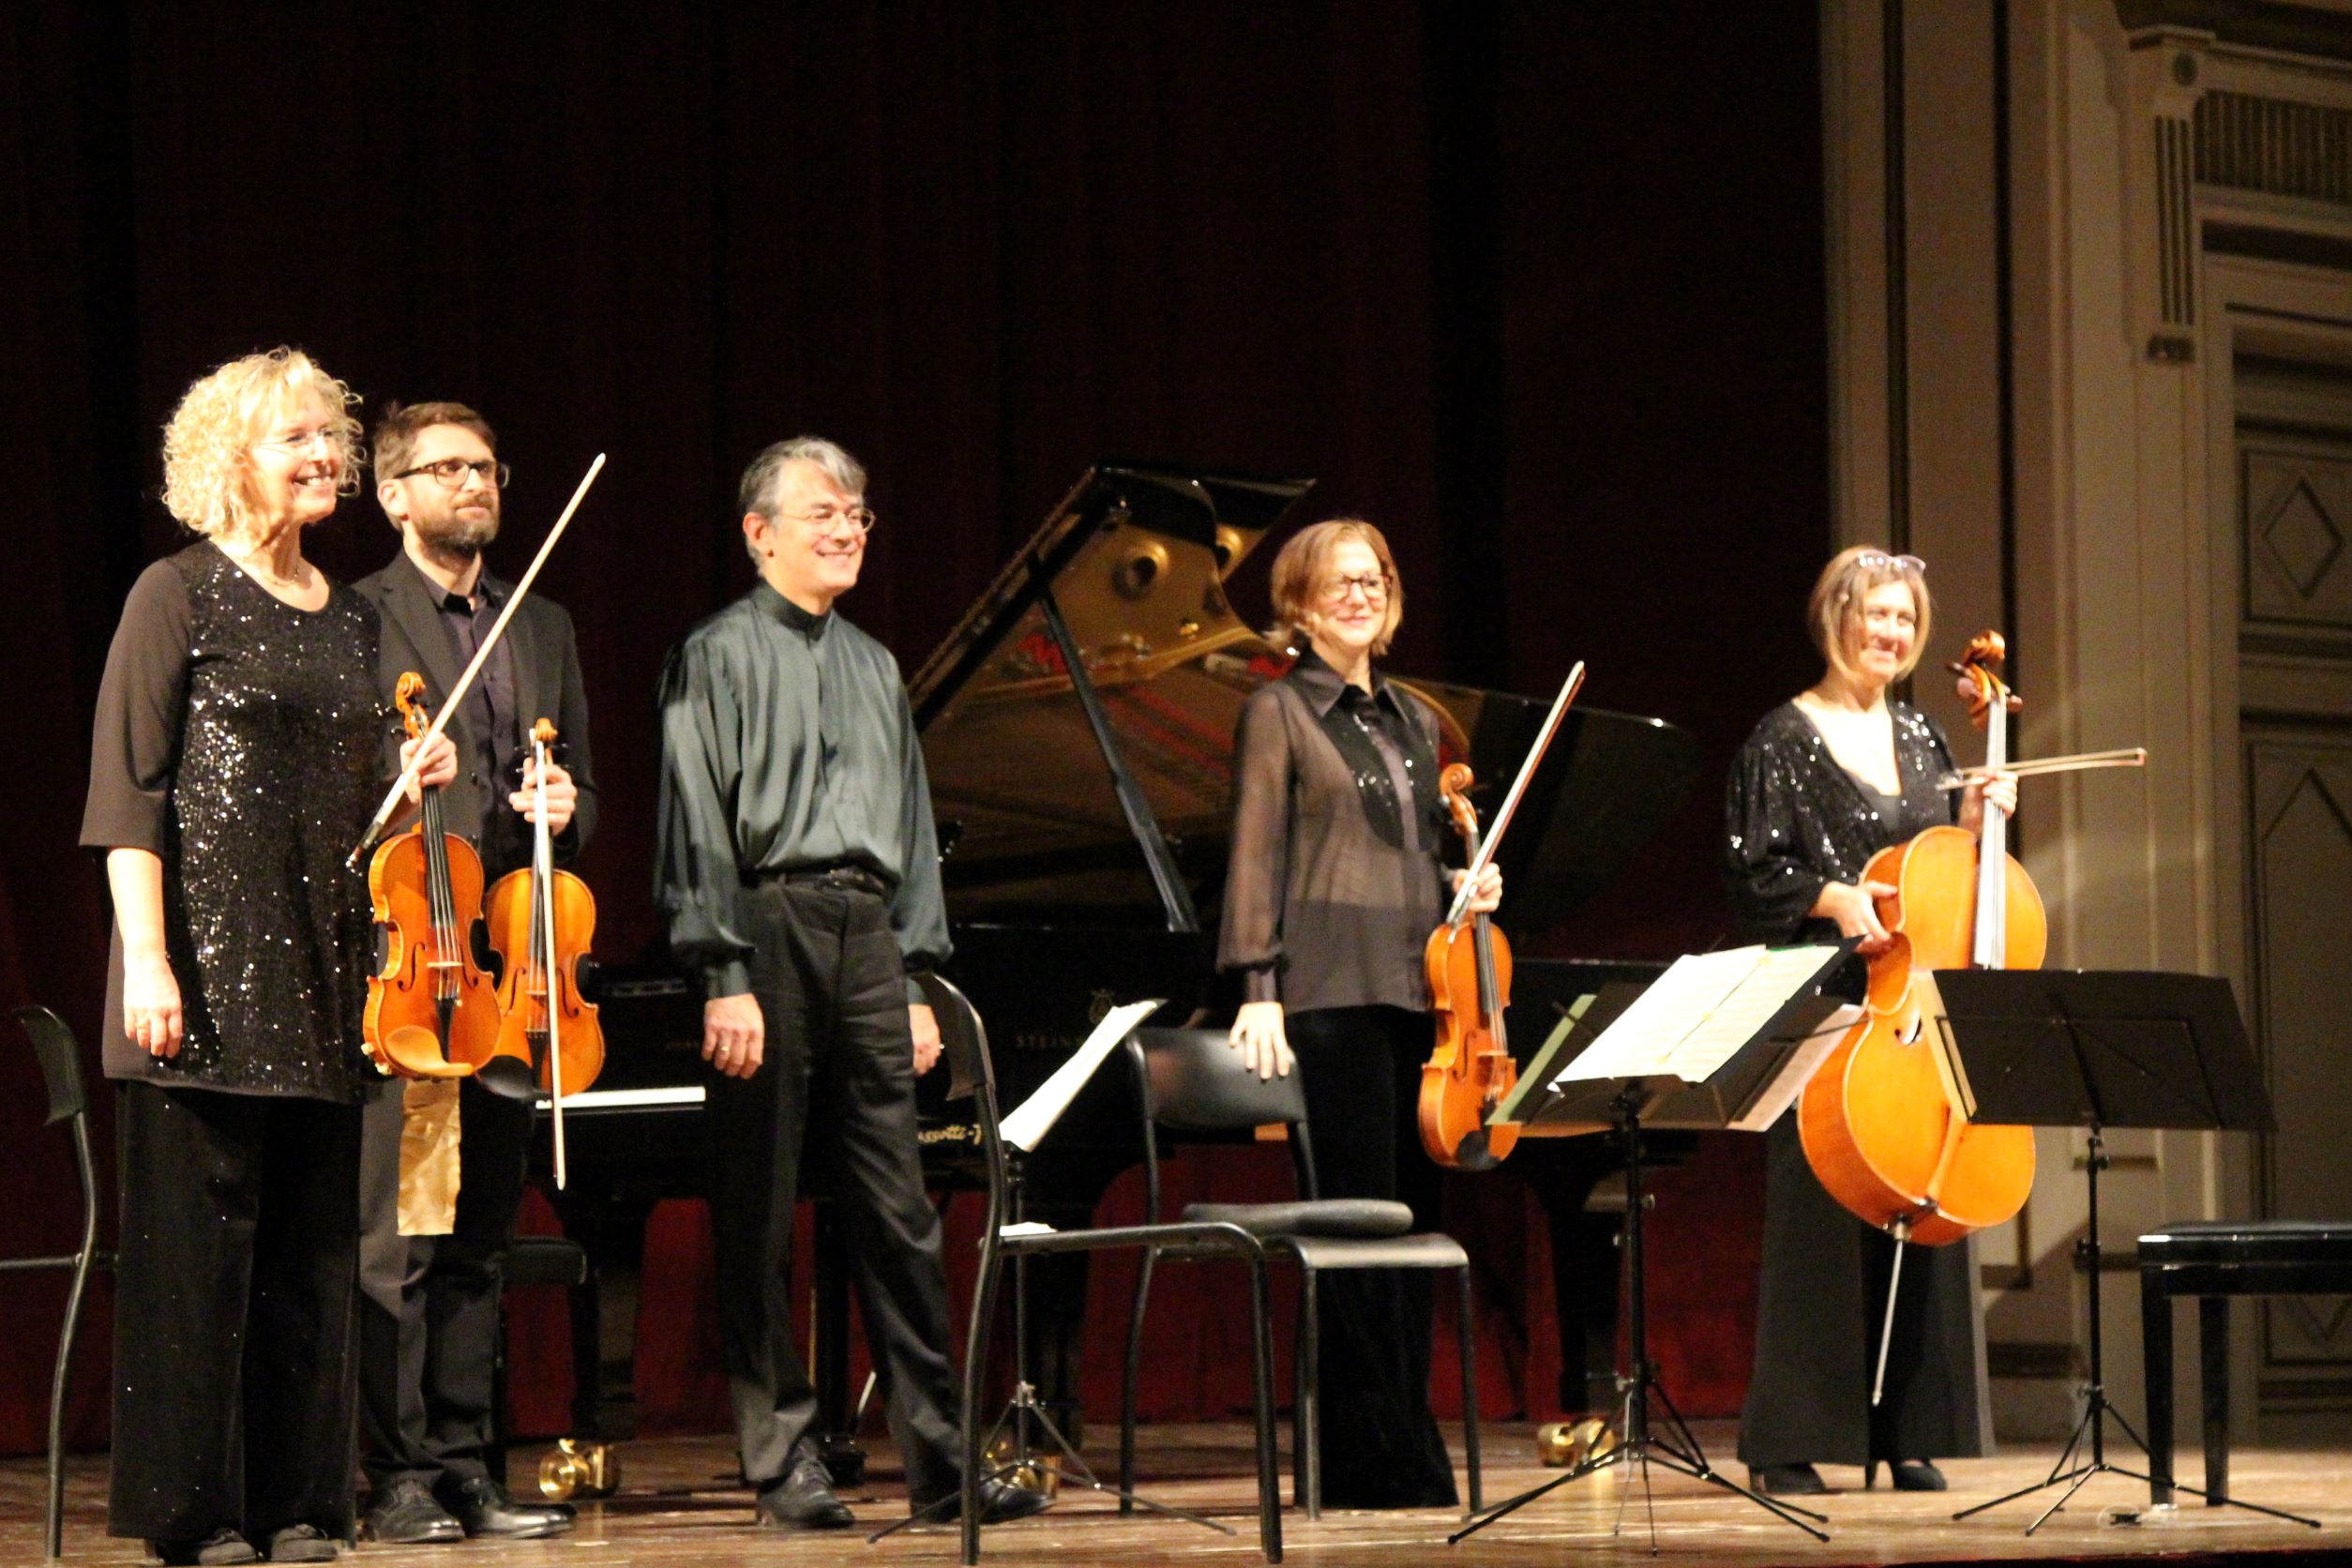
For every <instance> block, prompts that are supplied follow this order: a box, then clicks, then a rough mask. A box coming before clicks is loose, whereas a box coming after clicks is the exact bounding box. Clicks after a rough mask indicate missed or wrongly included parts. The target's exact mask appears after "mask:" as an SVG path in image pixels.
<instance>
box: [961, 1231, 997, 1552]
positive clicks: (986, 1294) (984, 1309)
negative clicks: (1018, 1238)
mask: <svg viewBox="0 0 2352 1568" xmlns="http://www.w3.org/2000/svg"><path fill="white" fill-rule="evenodd" d="M1003 1268H1004V1259H1003V1255H1002V1254H1001V1253H999V1252H998V1251H997V1249H996V1246H995V1244H994V1242H993V1240H992V1239H991V1240H989V1241H988V1242H987V1243H985V1244H983V1246H982V1248H981V1253H980V1277H979V1278H978V1279H977V1280H975V1281H974V1282H973V1284H972V1324H971V1326H970V1327H969V1328H968V1329H967V1330H966V1331H965V1334H964V1409H963V1430H962V1438H963V1444H962V1447H963V1480H962V1482H961V1485H962V1489H963V1497H962V1500H961V1505H960V1506H961V1510H962V1517H961V1519H960V1521H959V1523H958V1529H959V1530H961V1532H962V1536H963V1560H964V1562H965V1564H966V1568H970V1565H971V1564H973V1563H976V1562H978V1561H979V1560H980V1401H981V1399H982V1397H983V1394H982V1391H983V1390H984V1389H985V1388H986V1387H987V1383H988V1341H989V1338H990V1334H989V1330H990V1329H991V1328H992V1327H993V1326H994V1325H995V1322H996V1290H997V1279H998V1276H999V1275H1000V1274H1002V1273H1003Z"/></svg>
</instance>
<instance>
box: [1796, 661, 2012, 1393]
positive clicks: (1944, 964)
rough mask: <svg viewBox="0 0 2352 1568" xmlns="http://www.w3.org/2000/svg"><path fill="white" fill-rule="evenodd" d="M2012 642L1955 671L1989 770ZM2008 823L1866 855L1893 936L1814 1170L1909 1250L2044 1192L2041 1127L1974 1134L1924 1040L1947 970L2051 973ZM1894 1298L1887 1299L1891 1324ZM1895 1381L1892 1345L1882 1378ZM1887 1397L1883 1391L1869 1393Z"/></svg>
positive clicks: (1837, 1064) (1812, 1105)
mask: <svg viewBox="0 0 2352 1568" xmlns="http://www.w3.org/2000/svg"><path fill="white" fill-rule="evenodd" d="M2004 653H2005V650H2004V647H2003V645H2002V641H2001V638H2000V634H1999V633H1998V632H1990V631H1988V632H1984V633H1983V634H1982V635H1980V636H1979V637H1977V638H1976V639H1975V640H1974V641H1971V642H1970V643H1969V644H1968V656H1967V657H1966V658H1965V659H1964V660H1963V661H1962V662H1961V663H1959V664H1956V665H1953V666H1952V670H1953V671H1956V672H1957V673H1958V674H1959V675H1960V676H1961V677H1962V679H1963V680H1964V682H1965V683H1966V686H1967V692H1968V706H1969V709H1970V716H1971V717H1972V718H1973V719H1974V720H1975V721H1976V722H1977V723H1980V724H1982V725H1983V727H1984V752H1985V761H1984V766H1985V768H1986V769H1987V770H1995V771H1998V770H1999V769H2002V768H2004V767H2005V766H2006V765H2007V764H2008V761H2009V726H2008V719H2009V715H2010V714H2011V713H2013V712H2014V711H2015V710H2016V709H2018V708H2019V707H2021V706H2023V704H2022V703H2021V702H2020V701H2018V699H2017V698H2016V697H2015V696H2014V695H2013V694H2012V693H2011V692H2010V690H2009V688H2008V686H2005V685H2004V684H2002V681H2001V678H2000V673H1999V671H2000V665H2001V662H2002V659H2003V656H2004ZM2008 827H2009V819H2008V814H2007V813H2006V812H2004V811H2002V810H2001V809H2000V807H1998V806H1995V805H1994V804H1993V803H1992V802H1991V801H1989V800H1988V801H1986V802H1985V804H1984V823H1983V834H1982V836H1981V837H1980V836H1979V835H1976V834H1971V833H1969V832H1968V831H1967V830H1966V829H1964V828H1959V827H1931V828H1929V829H1927V830H1926V831H1925V832H1924V833H1922V834H1920V835H1918V836H1917V837H1914V838H1912V839H1910V840H1909V841H1908V842H1907V843H1903V844H1896V845H1892V846H1891V847H1889V848H1887V849H1884V850H1881V851H1879V852H1877V854H1875V855H1873V856H1872V857H1871V859H1870V864H1869V866H1868V867H1867V868H1866V869H1865V870H1864V871H1863V873H1862V880H1863V881H1864V882H1881V883H1886V884H1890V885H1892V887H1893V888H1894V889H1895V892H1894V894H1893V895H1892V897H1881V898H1880V899H1878V901H1877V912H1878V919H1879V923H1880V924H1881V925H1882V926H1884V927H1886V930H1887V934H1888V937H1889V939H1890V940H1889V941H1888V943H1887V945H1886V947H1885V949H1884V950H1882V951H1881V952H1879V953H1878V954H1877V955H1876V956H1874V957H1872V958H1871V959H1870V961H1869V962H1870V980H1869V987H1868V994H1867V999H1866V1001H1865V1003H1864V1005H1863V1011H1862V1018H1861V1019H1860V1020H1859V1021H1858V1022H1856V1023H1855V1024H1854V1025H1853V1027H1852V1028H1850V1029H1848V1030H1847V1033H1845V1035H1844V1036H1843V1037H1842V1038H1841V1039H1840V1040H1839V1041H1838V1043H1837V1045H1836V1046H1835V1047H1834V1048H1832V1050H1831V1052H1830V1055H1829V1058H1828V1059H1827V1060H1826V1061H1825V1062H1823V1063H1822V1064H1821V1067H1820V1070H1819V1071H1817V1073H1815V1074H1814V1076H1813V1078H1812V1079H1811V1081H1809V1082H1808V1083H1807V1084H1806V1085H1805V1089H1804V1093H1803V1094H1802V1097H1801V1098H1800V1099H1799V1101H1798V1123H1797V1127H1798V1132H1799V1134H1800V1135H1801V1137H1802V1140H1803V1143H1804V1152H1805V1161H1806V1163H1807V1164H1808V1165H1810V1166H1811V1167H1812V1168H1813V1171H1814V1174H1815V1175H1816V1176H1817V1177H1818V1178H1820V1182H1821V1185H1822V1187H1823V1188H1824V1189H1826V1190H1827V1191H1828V1193H1829V1194H1830V1196H1831V1197H1832V1198H1834V1199H1837V1201H1838V1203H1839V1204H1840V1205H1841V1206H1843V1207H1844V1208H1845V1209H1846V1210H1847V1211H1848V1212H1849V1213H1851V1214H1855V1215H1857V1216H1858V1217H1860V1218H1861V1219H1862V1220H1863V1221H1864V1222H1865V1223H1867V1224H1869V1225H1872V1226H1875V1227H1877V1229H1882V1230H1885V1231H1887V1232H1888V1233H1889V1234H1891V1235H1892V1236H1893V1237H1894V1239H1895V1241H1896V1243H1897V1246H1896V1248H1895V1265H1894V1266H1895V1271H1896V1274H1895V1279H1896V1283H1897V1284H1899V1283H1900V1280H1901V1270H1902V1266H1903V1250H1902V1247H1901V1245H1900V1244H1902V1243H1904V1242H1916V1243H1918V1244H1921V1245H1922V1246H1946V1245H1949V1244H1952V1243H1953V1242H1957V1241H1960V1240H1962V1239H1963V1238H1965V1237H1967V1236H1968V1235H1969V1234H1970V1233H1972V1232H1974V1231H1976V1230H1979V1229H1983V1228H1984V1227H1986V1226H1992V1225H1998V1224H2000V1223H2001V1222H2002V1221H2004V1220H2007V1219H2009V1218H2010V1217H2011V1216H2012V1215H2013V1214H2016V1213H2017V1211H2018V1210H2019V1209H2022V1208H2023V1207H2025V1203H2026V1199H2027V1198H2028V1196H2029V1195H2030V1194H2031V1192H2032V1190H2033V1171H2034V1149H2033V1129H2032V1128H2030V1127H2011V1126H1987V1125H1983V1124H1980V1123H1972V1122H1970V1121H1969V1120H1968V1115H1967V1112H1966V1111H1965V1110H1964V1109H1963V1108H1962V1107H1961V1105H1960V1103H1959V1097H1958V1089H1957V1086H1956V1085H1955V1084H1953V1083H1952V1079H1951V1078H1950V1076H1949V1070H1948V1067H1947V1065H1946V1064H1945V1063H1944V1061H1943V1058H1942V1055H1941V1052H1940V1050H1939V1048H1938V1047H1937V1044H1936V1042H1934V1041H1933V1040H1931V1039H1929V1038H1928V1037H1927V1035H1928V1031H1927V1029H1926V1027H1925V1019H1924V1018H1923V1016H1922V1008H1921V1005H1920V999H1919V988H1917V987H1916V986H1915V985H1914V984H1913V981H1914V978H1915V976H1917V975H1919V974H1920V973H1921V972H1923V971H1931V970H1937V969H1967V968H1977V969H2039V968H2041V967H2042V957H2043V951H2044V949H2045V948H2046V946H2047V945H2048V937H2049V927H2048V924H2047V921H2046V919H2045V917H2044V915H2043V908H2042V895H2041V893H2040V892H2039V891H2038V890H2037V889H2036V888H2035V887H2034V885H2033V879H2032V878H2031V877H2029V876H2028V875H2027V874H2026V868H2025V867H2023V866H2022V865H2020V864H2018V862H2017V861H2016V859H2015V858H2014V857H2013V856H2012V855H2011V854H2010V853H2009V852H2008ZM1893 1321H1894V1289H1893V1287H1892V1286H1891V1287H1890V1288H1889V1290H1888V1294H1887V1325H1886V1326H1887V1328H1888V1329H1890V1330H1891V1329H1892V1326H1893ZM1885 1374H1886V1336H1885V1335H1884V1334H1882V1335H1881V1341H1880V1346H1879V1352H1878V1377H1879V1379H1880V1380H1883V1379H1884V1377H1885ZM1877 1397H1878V1394H1877V1387H1876V1386H1875V1385H1874V1388H1873V1391H1872V1395H1871V1398H1872V1401H1873V1403H1876V1402H1877Z"/></svg>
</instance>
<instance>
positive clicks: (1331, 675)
mask: <svg viewBox="0 0 2352 1568" xmlns="http://www.w3.org/2000/svg"><path fill="white" fill-rule="evenodd" d="M1273 594H1274V611H1275V614H1276V615H1277V616H1278V617H1279V618H1280V620H1281V621H1282V623H1283V625H1284V626H1285V627H1286V628H1288V630H1289V633H1290V634H1291V636H1292V637H1293V639H1294V641H1295V642H1296V643H1299V644H1304V646H1303V647H1302V650H1301V652H1300V654H1299V657H1298V662H1297V664H1296V665H1295V666H1293V667H1292V669H1291V671H1290V672H1289V674H1288V675H1286V676H1284V677H1283V678H1282V679H1281V680H1278V681H1274V682H1272V683H1270V684H1269V685H1267V686H1264V687H1262V688H1261V689H1259V691H1258V692H1256V693H1254V694H1253V695H1252V696H1251V698H1250V700H1249V701H1248V702H1247V703H1246V704H1244V707H1243V710H1242V719H1241V727H1240V731H1239V734H1238V736H1237V738H1236V743H1235V746H1234V796H1233V837H1232V854H1231V862H1230V868H1229V873H1228V875H1227V879H1226V887H1225V913H1224V921H1223V924H1222V926H1221V927H1220V935H1219V942H1218V966H1219V967H1220V968H1221V969H1224V970H1226V971H1229V972H1236V973H1238V974H1240V975H1241V976H1242V980H1243V985H1244V997H1245V1000H1244V1003H1243V1004H1242V1006H1241V1009H1240V1012H1239V1014H1238V1016H1237V1017H1236V1018H1235V1019H1234V1023H1233V1032H1232V1039H1233V1045H1234V1048H1236V1049H1237V1050H1239V1051H1240V1052H1241V1054H1242V1059H1243V1061H1244V1063H1246V1064H1247V1065H1248V1066H1249V1067H1250V1068H1251V1070H1253V1071H1255V1072H1257V1073H1259V1075H1261V1076H1269V1077H1270V1076H1273V1075H1274V1074H1278V1073H1288V1072H1289V1071H1290V1070H1291V1068H1292V1063H1293V1062H1294V1061H1295V1062H1296V1063H1297V1065H1298V1070H1299V1071H1300V1073H1301V1074H1302V1089H1303V1092H1304V1095H1305V1098H1306V1104H1307V1120H1308V1123H1309V1125H1311V1126H1312V1127H1313V1128H1314V1129H1315V1167H1316V1170H1315V1175H1316V1182H1317V1184H1318V1186H1319V1190H1320V1191H1321V1194H1322V1196H1324V1197H1326V1198H1388V1199H1403V1200H1404V1201H1406V1202H1408V1203H1409V1204H1410V1205H1411V1207H1412V1210H1413V1217H1414V1222H1415V1227H1416V1229H1436V1228H1437V1227H1438V1225H1439V1222H1440V1218H1441V1215H1440V1213H1439V1184H1438V1169H1437V1167H1436V1166H1435V1165H1434V1164H1433V1163H1432V1162H1431V1161H1430V1160H1429V1158H1428V1156H1427V1155H1426V1154H1425V1153H1423V1152H1422V1149H1421V1145H1420V1136H1419V1133H1418V1130H1417V1127H1416V1124H1415V1120H1414V1117H1415V1105H1416V1102H1417V1099H1418V1096H1419V1093H1420V1084H1421V1064H1422V1063H1423V1062H1424V1061H1425V1059H1426V1058H1427V1056H1428V1054H1429V1049H1430V1045H1431V1036H1430V1021H1429V996H1428V987H1427V982H1426V981H1425V979H1424V978H1423V974H1422V964H1421V954H1422V949H1423V947H1424V945H1425V943H1426V942H1427V941H1428V939H1429V933H1430V931H1431V930H1433V929H1434V928H1435V927H1437V925H1438V923H1439V921H1440V920H1441V919H1442V918H1443V916H1444V904H1445V901H1446V899H1447V898H1448V897H1450V895H1451V893H1452V891H1453V889H1454V887H1455V882H1456V880H1457V879H1458V878H1459V877H1460V875H1461V873H1459V872H1457V871H1449V870H1447V869H1446V867H1444V865H1443V864H1442V863H1441V861H1440V852H1441V851H1442V849H1443V846H1444V843H1445V837H1446V831H1447V830H1446V827H1445V819H1444V815H1443V811H1442V807H1441V806H1440V801H1439V797H1438V779H1437V774H1438V731H1437V721H1436V717H1435V716H1434V715H1433V714H1432V713H1431V711H1430V710H1429V708H1428V707H1427V706H1426V705H1425V703H1423V702H1421V701H1418V700H1416V699H1414V698H1412V697H1410V696H1408V695H1407V694H1406V693H1405V692H1404V691H1402V690H1401V689H1399V688H1398V687H1396V686H1393V685H1392V684H1390V683H1389V682H1388V681H1386V680H1384V679H1382V678H1381V676H1380V674H1379V673H1378V672H1377V671H1375V670H1374V669H1373V664H1372V661H1373V660H1374V658H1376V657H1377V656H1380V655H1381V654H1383V653H1385V652H1386V651H1387V650H1388V646H1389V642H1390V641H1391V640H1392V639H1393V638H1394V637H1395V634H1396V626H1397V622H1398V620H1399V618H1400V617H1401V615H1402V613H1403V609H1404V592H1403V586H1402V584H1401V583H1400V582H1399V581H1398V580H1397V575H1396V563H1395V558H1394V557H1393V556H1392V555H1391V554H1390V553H1389V548H1388V541H1387V540H1386V539H1384V538H1382V537H1381V535H1380V530H1379V529H1377V528H1375V527H1373V526H1372V525H1371V524H1370V523H1368V522H1364V521H1362V520H1356V519H1341V520H1334V521H1330V522H1322V523H1318V524H1316V525H1314V526H1313V527H1311V528H1308V529H1306V530H1304V532H1302V533H1300V534H1299V535H1297V536H1295V537H1294V538H1292V539H1291V540H1290V541H1289V543H1288V544H1287V545H1285V546H1284V547H1283V549H1282V552H1281V553H1280V554H1279V555H1278V556H1276V557H1275V559H1274V581H1273ZM1501 895H1502V880H1501V877H1500V873H1498V872H1495V871H1494V870H1493V869H1492V868H1491V867H1490V868H1489V869H1488V872H1487V874H1486V876H1485V878H1484V879H1483V880H1482V882H1481V884H1480V886H1479V888H1478V890H1477V893H1476V895H1475V897H1474V898H1473V901H1472V907H1473V908H1474V909H1479V910H1485V911H1491V910H1493V909H1494V908H1495V906H1496V905H1497V904H1498V903H1499V902H1500V898H1501ZM1321 1289H1322V1291H1323V1295H1322V1297H1321V1315H1322V1321H1323V1323H1324V1324H1325V1325H1326V1327H1325V1330H1324V1342H1323V1352H1322V1376H1321V1385H1322V1398H1323V1408H1324V1414H1323V1418H1322V1422H1321V1431H1322V1434H1323V1438H1322V1450H1321V1460H1322V1474H1323V1497H1324V1500H1326V1501H1327V1502H1329V1503H1331V1504H1332V1505H1333V1506H1334V1507H1340V1508H1412V1507H1441V1506H1451V1505H1452V1504H1453V1503H1454V1501H1455V1489H1454V1471H1453V1466H1452V1463H1451V1461H1450V1460H1449V1459H1448V1457H1447V1455H1446V1452H1445V1445H1444V1442H1443V1440H1441V1439H1440V1437H1439V1435H1438V1429H1437V1422H1436V1420H1435V1419H1434V1418H1433V1417H1432V1416H1431V1415H1430V1412H1429V1401H1428V1386H1429V1325H1430V1306H1431V1297H1430V1289H1429V1284H1428V1276H1427V1275H1426V1274H1421V1273H1418V1272H1412V1271H1407V1272H1403V1273H1401V1274H1400V1272H1396V1271H1388V1270H1370V1271H1364V1272H1350V1273H1346V1274H1336V1275H1334V1276H1332V1277H1329V1278H1326V1279H1324V1280H1323V1281H1322V1282H1321Z"/></svg>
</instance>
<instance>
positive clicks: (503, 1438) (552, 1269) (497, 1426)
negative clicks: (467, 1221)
mask: <svg viewBox="0 0 2352 1568" xmlns="http://www.w3.org/2000/svg"><path fill="white" fill-rule="evenodd" d="M587 1278H588V1252H587V1249H586V1248H585V1247H582V1246H581V1245H580V1244H579V1243H578V1242H575V1241H573V1240H571V1239H570V1238H569V1237H566V1236H517V1237H516V1238H515V1239H514V1241H513V1242H512V1243H510V1244H508V1246H507V1248H506V1278H505V1289H508V1290H524V1289H530V1288H531V1287H533V1286H535V1285H561V1286H563V1287H565V1289H570V1288H571V1287H573V1286H577V1285H580V1284H582V1283H584V1282H585V1281H586V1280H587ZM491 1365H492V1367H493V1369H494V1374H493V1388H492V1390H491V1395H490V1453H489V1454H488V1455H485V1458H486V1459H487V1461H488V1463H489V1468H490V1474H491V1475H493V1476H495V1477H496V1478H497V1479H498V1481H499V1483H500V1484H501V1485H504V1484H505V1480H506V1442H507V1440H508V1438H509V1437H510V1436H512V1432H513V1421H514V1411H512V1410H509V1409H507V1405H506V1305H505V1301H504V1299H503V1298H502V1299H501V1301H500V1303H499V1307H498V1355H497V1359H496V1360H495V1361H494V1362H493V1363H492V1364H491Z"/></svg>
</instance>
